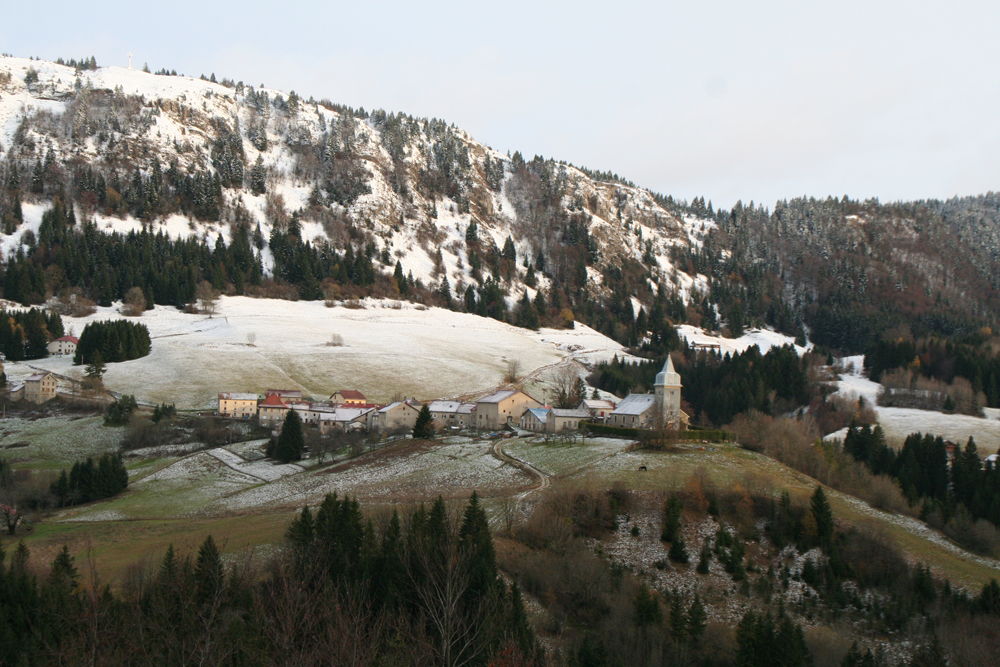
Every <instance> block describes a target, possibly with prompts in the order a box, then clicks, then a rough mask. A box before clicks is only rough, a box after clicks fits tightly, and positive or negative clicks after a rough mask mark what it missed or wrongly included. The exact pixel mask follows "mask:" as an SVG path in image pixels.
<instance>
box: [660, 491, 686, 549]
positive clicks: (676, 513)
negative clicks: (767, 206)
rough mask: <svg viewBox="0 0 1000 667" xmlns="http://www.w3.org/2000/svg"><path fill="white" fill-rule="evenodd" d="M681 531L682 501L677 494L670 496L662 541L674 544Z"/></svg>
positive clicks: (665, 511)
mask: <svg viewBox="0 0 1000 667" xmlns="http://www.w3.org/2000/svg"><path fill="white" fill-rule="evenodd" d="M680 529H681V499H680V498H679V497H678V496H677V494H676V493H675V494H673V495H671V496H670V500H668V501H667V504H666V507H665V508H664V510H663V533H662V534H661V535H660V539H661V540H663V541H664V542H673V541H674V539H675V538H676V537H677V535H678V533H679V532H680Z"/></svg>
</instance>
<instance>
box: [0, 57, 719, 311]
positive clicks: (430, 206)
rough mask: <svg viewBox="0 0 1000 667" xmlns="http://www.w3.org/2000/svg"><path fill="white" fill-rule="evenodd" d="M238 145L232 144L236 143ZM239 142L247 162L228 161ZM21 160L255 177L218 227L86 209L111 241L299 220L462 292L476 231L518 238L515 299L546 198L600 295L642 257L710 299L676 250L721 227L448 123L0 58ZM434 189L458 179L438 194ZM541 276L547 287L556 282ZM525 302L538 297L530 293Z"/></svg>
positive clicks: (535, 249)
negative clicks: (522, 159) (574, 238)
mask: <svg viewBox="0 0 1000 667" xmlns="http://www.w3.org/2000/svg"><path fill="white" fill-rule="evenodd" d="M227 137H229V138H233V137H235V140H234V141H232V142H230V143H226V141H228V140H227ZM224 143H225V145H226V148H225V149H223V148H220V146H222V145H223V144H224ZM229 146H232V147H233V150H234V151H236V152H237V153H242V154H241V155H237V154H230V153H228V152H225V151H228V150H229ZM237 149H238V150H237ZM14 150H16V153H17V156H18V159H19V160H21V161H22V162H23V161H24V160H26V159H27V160H31V161H35V160H37V161H39V162H41V161H46V162H47V161H54V162H55V163H57V164H60V165H63V164H70V163H72V162H74V161H83V162H87V163H90V164H96V165H101V166H102V167H110V168H112V169H114V170H117V171H120V172H121V176H122V179H123V180H127V179H129V178H131V177H132V174H133V172H134V170H135V169H136V168H138V169H139V171H140V172H141V173H143V174H148V173H149V172H150V170H151V169H152V167H153V163H154V161H158V163H159V165H160V166H161V168H163V169H166V168H167V166H168V165H169V164H172V163H173V164H176V165H177V167H178V169H179V170H180V171H181V172H187V173H202V172H206V173H214V174H218V173H220V170H222V171H226V172H227V173H229V171H230V168H232V169H233V170H235V173H237V174H238V175H242V178H235V181H234V183H233V184H232V187H225V188H224V198H225V206H224V211H223V214H222V219H220V220H218V221H211V220H207V221H206V220H201V221H196V220H194V219H187V218H185V217H184V216H180V215H169V216H164V217H160V218H156V219H154V220H152V221H140V220H138V219H136V218H134V217H131V216H129V215H125V216H124V217H109V216H107V215H105V214H104V213H102V211H101V210H99V209H95V210H88V211H80V213H79V214H80V215H82V216H84V217H87V218H92V219H94V220H95V221H96V222H97V224H98V226H99V228H101V229H105V230H119V231H128V230H134V229H139V228H140V227H142V226H143V224H146V223H150V222H151V224H152V227H153V228H154V229H164V230H165V231H167V232H168V233H170V234H171V235H174V236H185V235H191V234H194V235H198V236H201V237H204V238H208V239H210V240H212V241H214V239H215V237H216V235H218V234H221V235H222V237H223V238H224V239H226V241H227V242H228V241H229V238H230V224H231V223H232V220H233V217H234V215H240V214H242V213H239V214H237V213H234V212H237V211H238V212H243V211H245V212H246V213H247V214H248V215H249V216H250V218H251V221H252V222H251V227H252V226H253V223H259V224H260V227H261V230H262V232H263V236H264V238H267V236H268V234H269V231H270V228H271V226H272V225H273V224H276V223H278V222H281V221H282V220H287V215H289V214H291V213H292V212H296V211H299V212H300V213H301V229H302V238H303V239H304V240H308V241H329V242H330V243H331V244H332V245H333V246H334V247H336V248H341V249H342V248H343V247H344V246H345V244H346V243H357V242H358V241H359V240H361V241H363V242H366V243H370V244H373V245H374V246H375V248H376V251H377V252H379V254H380V255H381V257H383V258H385V257H387V256H388V257H389V258H390V261H389V262H388V263H387V264H386V265H383V270H384V271H391V270H392V268H393V267H394V265H395V262H396V261H397V259H398V260H399V262H400V263H401V264H402V266H403V270H404V272H405V273H407V274H409V273H412V275H413V277H414V279H417V280H421V281H422V282H423V284H424V285H435V284H437V283H439V282H440V281H441V279H442V278H443V277H447V278H448V280H449V282H450V284H451V286H452V288H453V289H455V290H456V293H460V292H461V290H462V289H464V286H466V285H469V284H472V283H473V278H472V274H473V268H472V266H471V263H472V262H470V257H469V253H468V247H467V245H466V243H465V240H466V232H467V230H468V227H469V225H470V223H472V222H473V221H475V222H476V224H477V225H478V230H479V240H480V242H481V243H482V244H484V246H485V247H486V248H494V249H499V248H502V247H503V246H504V244H505V241H506V239H507V238H508V237H510V238H512V239H513V241H514V245H515V248H516V253H517V260H516V267H517V268H516V271H515V275H511V276H503V281H504V283H505V288H506V289H507V292H508V299H509V300H510V301H514V300H515V299H517V298H518V297H519V296H520V295H521V294H522V293H523V292H524V291H525V287H526V286H525V279H526V277H527V275H526V274H527V269H526V262H527V261H529V260H530V261H531V262H533V263H534V262H536V261H537V260H538V259H539V256H540V255H542V254H543V253H548V252H549V251H550V248H551V246H552V245H553V244H554V243H556V242H557V238H558V234H559V233H562V232H559V230H545V229H540V228H539V225H538V224H537V221H536V217H535V216H536V215H537V210H535V209H536V204H535V202H536V201H539V200H541V201H548V202H549V204H548V205H550V206H554V207H555V208H556V209H558V210H559V212H558V214H557V217H559V218H560V219H564V220H569V219H571V218H573V216H582V219H584V220H585V227H586V229H587V232H588V234H589V237H588V238H589V239H590V240H589V241H587V243H591V244H593V248H592V250H591V251H592V253H593V254H594V255H595V257H594V261H593V268H592V269H591V270H590V279H589V281H590V283H591V285H590V287H591V288H592V289H593V290H594V291H595V292H596V293H601V292H602V290H603V289H604V287H603V286H602V276H601V273H600V269H602V268H603V267H609V266H611V267H621V266H622V265H623V262H624V261H625V260H626V259H628V260H632V261H635V262H637V263H641V262H643V261H644V260H645V262H646V264H647V266H648V267H649V276H648V278H647V279H646V280H647V281H648V283H649V286H650V288H651V289H654V290H655V289H656V288H657V285H658V284H659V283H661V282H662V284H663V285H665V286H666V287H667V289H669V290H671V291H676V292H677V293H678V294H679V295H680V296H681V297H682V298H683V299H684V300H685V301H686V300H688V299H690V297H691V293H692V291H693V290H698V291H700V292H701V293H705V292H706V291H707V285H708V282H707V279H706V278H705V276H703V275H689V274H687V273H685V272H684V268H685V267H676V266H674V265H673V264H672V263H671V259H670V255H669V253H670V248H671V247H672V246H676V245H680V246H684V247H688V246H691V247H699V246H700V244H701V242H702V239H704V237H705V235H706V234H707V233H708V232H709V231H710V230H711V229H712V228H713V227H714V224H715V223H714V222H713V221H711V220H708V219H704V220H703V219H699V218H696V217H692V216H689V215H685V216H680V215H675V214H674V213H672V212H671V211H668V210H666V209H664V208H663V207H662V206H661V205H660V204H658V203H657V201H656V200H655V199H654V197H653V195H652V194H651V193H649V192H648V191H646V190H643V189H641V188H637V187H633V186H630V185H625V184H623V183H621V182H610V181H604V180H597V179H595V178H591V177H590V176H588V175H587V174H585V173H584V172H583V171H581V170H579V169H577V168H575V167H572V166H570V165H566V164H562V163H555V162H551V163H546V164H545V165H544V169H543V170H542V172H543V178H541V179H539V178H536V177H534V176H533V177H532V178H531V179H522V180H517V179H515V177H514V174H515V172H517V170H518V165H517V164H515V159H514V158H512V157H511V156H508V155H503V154H500V153H498V152H497V151H494V150H492V149H491V148H489V147H487V146H484V145H482V144H479V143H477V142H476V141H474V140H473V139H472V138H471V137H470V136H469V135H468V134H467V133H465V132H463V131H461V130H459V129H457V128H455V127H454V126H448V125H447V124H445V123H443V122H442V121H436V120H430V121H429V120H426V119H413V118H410V117H407V116H402V115H400V116H393V115H388V116H387V115H386V114H385V113H383V112H377V113H372V114H370V115H368V114H363V115H362V114H356V113H351V112H348V110H345V109H344V108H342V107H337V106H336V105H333V104H331V103H327V102H322V103H319V102H316V101H315V100H312V99H311V98H310V99H309V100H308V101H307V100H305V99H300V98H299V97H298V96H297V95H294V94H293V93H285V92H281V91H277V90H271V89H263V88H257V89H254V88H253V87H252V86H243V84H242V83H240V84H237V85H233V86H231V87H230V86H224V85H221V84H218V83H213V82H210V81H205V80H200V79H194V78H189V77H181V76H163V75H154V74H150V73H147V72H141V71H136V70H131V69H123V68H120V67H103V68H99V69H97V70H83V71H75V70H74V69H73V68H70V67H66V66H62V65H58V64H54V63H49V62H44V61H36V60H28V59H23V58H12V57H0V158H2V157H4V156H5V155H6V154H9V153H10V151H14ZM317 153H319V154H320V155H321V159H319V160H318V159H317V157H316V154H317ZM344 153H347V154H349V156H350V160H347V161H345V162H344V164H347V165H350V166H341V167H337V169H339V170H340V171H337V170H336V169H333V170H328V171H326V172H323V169H322V168H321V165H318V164H317V163H318V161H322V159H325V158H327V157H330V156H334V155H342V154H344ZM324 156H325V157H324ZM515 158H518V156H515ZM330 159H331V160H333V158H332V157H331V158H330ZM258 160H260V163H259V165H261V166H262V168H263V171H261V172H260V174H261V175H263V174H265V173H266V178H265V179H264V180H262V181H261V183H262V185H261V187H262V188H263V187H264V181H265V180H266V188H265V189H266V192H265V193H261V194H255V193H254V191H253V190H254V189H253V188H252V187H249V186H247V183H248V182H249V181H251V179H252V178H254V176H252V174H251V172H252V171H253V170H254V169H255V168H256V167H257V165H258ZM237 163H238V164H237ZM521 164H522V165H523V163H521ZM321 172H322V173H321ZM334 172H336V173H334ZM331 174H333V176H331ZM25 177H27V175H25ZM432 177H433V178H438V179H445V180H446V181H447V182H446V183H445V184H444V185H443V186H441V185H440V184H439V186H431V185H426V183H427V182H429V181H430V180H432ZM515 181H516V182H515ZM539 189H541V190H544V193H543V194H542V195H540V194H538V192H536V190H539ZM344 190H349V191H350V192H348V193H346V194H345V193H344V192H343V191H344ZM529 191H530V192H529ZM552 193H555V194H554V197H555V200H554V201H550V200H551V199H552V196H553V195H552ZM318 200H321V201H318ZM46 204H47V202H46V200H45V198H44V197H40V198H38V200H37V201H28V200H27V199H26V200H25V207H26V211H25V218H26V220H25V225H24V226H22V227H21V228H19V229H17V230H16V231H15V232H14V233H13V235H9V236H8V237H6V238H4V239H3V240H2V247H3V250H4V253H5V256H9V254H10V253H11V252H12V251H13V250H14V249H15V248H16V247H17V246H18V245H19V242H20V241H21V237H22V235H23V234H24V233H25V230H28V229H33V230H37V224H38V222H37V221H38V220H39V219H40V216H41V210H42V208H43V207H44V206H45V205H46ZM32 207H34V208H32ZM359 237H360V239H359ZM268 250H269V249H268V248H266V247H265V248H263V249H262V252H261V259H262V261H263V264H264V266H265V270H269V268H270V267H271V266H272V265H273V262H272V258H271V257H270V255H269V252H268ZM439 252H440V257H438V253H439ZM594 268H596V269H597V270H593V269H594ZM537 280H538V284H539V285H540V286H542V287H545V286H547V285H548V279H547V278H546V277H545V276H539V278H538V279H537ZM529 282H531V281H530V280H529ZM527 291H528V293H529V296H531V297H534V295H535V290H534V289H533V288H528V289H527ZM646 305H647V306H648V304H646Z"/></svg>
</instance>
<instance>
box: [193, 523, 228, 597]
mask: <svg viewBox="0 0 1000 667" xmlns="http://www.w3.org/2000/svg"><path fill="white" fill-rule="evenodd" d="M223 584H224V574H223V570H222V559H221V558H220V557H219V548H218V547H217V546H216V545H215V540H213V539H212V536H211V535H209V536H208V537H207V538H205V542H204V543H202V545H201V548H200V549H198V560H197V562H196V564H195V587H196V590H197V595H198V600H199V601H200V602H202V603H211V602H212V601H213V600H214V599H215V598H216V597H217V596H218V594H219V593H220V592H221V590H222V586H223Z"/></svg>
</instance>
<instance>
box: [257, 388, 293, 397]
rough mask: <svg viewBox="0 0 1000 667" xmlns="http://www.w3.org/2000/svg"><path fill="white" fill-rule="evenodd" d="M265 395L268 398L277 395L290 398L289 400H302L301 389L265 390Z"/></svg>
mask: <svg viewBox="0 0 1000 667" xmlns="http://www.w3.org/2000/svg"><path fill="white" fill-rule="evenodd" d="M264 394H265V395H266V396H271V395H272V394H277V395H278V396H288V397H289V398H302V390H301V389H265V390H264Z"/></svg>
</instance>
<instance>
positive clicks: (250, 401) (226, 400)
mask: <svg viewBox="0 0 1000 667" xmlns="http://www.w3.org/2000/svg"><path fill="white" fill-rule="evenodd" d="M258 400H260V399H259V398H258V397H257V394H241V393H237V392H232V391H223V392H220V393H219V416H220V417H232V418H234V419H251V418H253V417H256V416H257V401H258Z"/></svg>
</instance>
